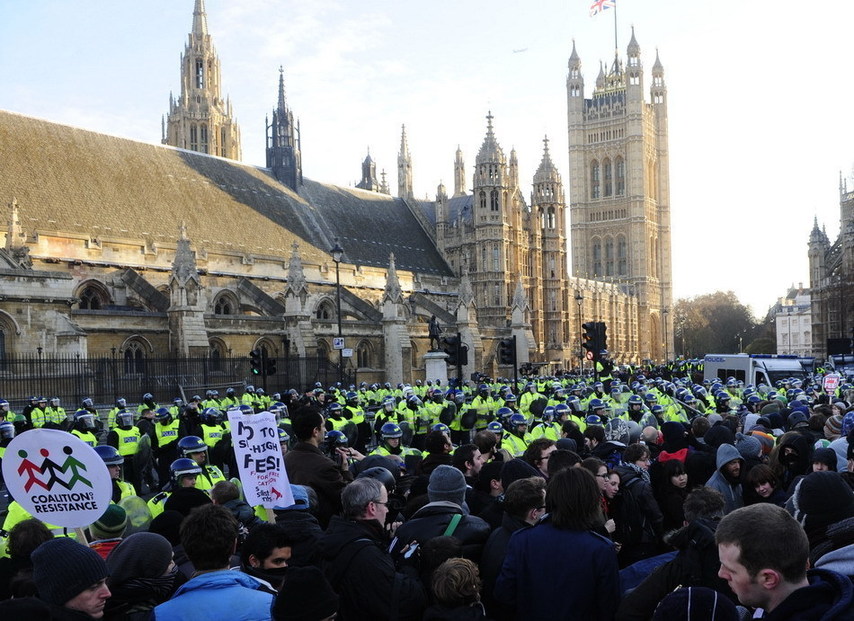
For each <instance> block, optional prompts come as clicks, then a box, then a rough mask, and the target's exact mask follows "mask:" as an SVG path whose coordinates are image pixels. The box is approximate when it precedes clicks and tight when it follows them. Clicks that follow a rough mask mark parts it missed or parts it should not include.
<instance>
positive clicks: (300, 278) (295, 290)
mask: <svg viewBox="0 0 854 621" xmlns="http://www.w3.org/2000/svg"><path fill="white" fill-rule="evenodd" d="M289 293H292V294H293V295H295V296H302V295H304V294H307V293H308V284H307V282H306V279H305V273H304V272H303V269H302V258H301V257H300V255H299V244H297V243H296V242H294V243H293V245H292V246H291V258H290V260H289V261H288V284H287V285H286V286H285V295H288V294H289Z"/></svg>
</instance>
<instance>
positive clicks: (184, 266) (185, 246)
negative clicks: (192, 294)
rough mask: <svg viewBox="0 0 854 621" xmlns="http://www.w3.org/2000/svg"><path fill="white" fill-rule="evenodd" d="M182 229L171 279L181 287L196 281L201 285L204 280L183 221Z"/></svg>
mask: <svg viewBox="0 0 854 621" xmlns="http://www.w3.org/2000/svg"><path fill="white" fill-rule="evenodd" d="M180 231H181V236H180V237H179V238H178V247H177V248H175V260H174V261H173V262H172V276H171V278H170V281H175V282H176V283H177V284H178V286H179V287H186V286H187V283H189V282H195V283H196V285H197V286H199V287H201V282H202V281H201V280H200V279H199V270H198V269H197V268H196V255H195V253H194V252H193V251H192V249H191V248H190V240H189V238H188V237H187V225H186V224H184V223H182V224H181V229H180Z"/></svg>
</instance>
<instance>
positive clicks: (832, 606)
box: [763, 569, 854, 621]
mask: <svg viewBox="0 0 854 621" xmlns="http://www.w3.org/2000/svg"><path fill="white" fill-rule="evenodd" d="M807 579H808V580H809V583H810V584H809V586H806V587H802V588H800V589H798V590H796V591H795V592H793V593H791V594H790V595H789V597H787V598H786V599H784V600H783V601H782V602H781V603H780V605H779V606H777V607H776V608H774V610H772V611H771V612H769V613H768V614H766V615H765V616H764V617H763V620H764V621H791V620H792V619H810V620H811V619H816V620H818V621H851V620H852V619H854V586H852V584H851V581H850V580H849V579H848V578H847V577H846V576H843V575H842V574H838V573H836V572H833V571H828V570H826V569H811V570H809V571H808V572H807Z"/></svg>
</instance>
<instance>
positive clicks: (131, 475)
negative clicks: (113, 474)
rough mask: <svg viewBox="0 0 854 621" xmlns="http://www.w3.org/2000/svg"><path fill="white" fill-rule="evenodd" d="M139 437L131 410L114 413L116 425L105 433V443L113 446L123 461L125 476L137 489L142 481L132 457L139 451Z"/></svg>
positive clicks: (139, 433) (140, 434) (140, 435)
mask: <svg viewBox="0 0 854 621" xmlns="http://www.w3.org/2000/svg"><path fill="white" fill-rule="evenodd" d="M141 437H142V433H141V432H140V430H139V427H137V426H135V425H134V424H133V412H130V411H128V410H122V411H121V412H119V413H118V414H117V415H116V427H115V429H112V430H111V431H110V432H109V433H108V434H107V445H109V446H111V447H113V448H115V449H116V451H117V452H118V454H119V455H121V457H122V460H123V461H124V463H125V478H126V479H127V480H128V481H130V482H131V484H133V486H134V487H136V488H137V489H139V488H140V487H141V486H142V481H141V480H140V472H139V471H138V470H137V468H136V467H135V463H134V459H133V458H134V455H136V454H137V452H138V451H139V439H140V438H141Z"/></svg>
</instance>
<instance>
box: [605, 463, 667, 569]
mask: <svg viewBox="0 0 854 621" xmlns="http://www.w3.org/2000/svg"><path fill="white" fill-rule="evenodd" d="M616 471H617V473H618V474H619V475H620V492H619V493H620V495H621V499H620V502H619V504H618V505H617V506H615V509H616V511H615V515H614V522H616V524H617V530H616V532H615V533H614V540H615V541H619V542H620V543H622V544H623V548H622V550H621V553H622V552H623V550H627V549H628V548H631V547H632V546H636V545H639V544H646V545H649V544H654V543H655V542H656V541H658V538H659V537H660V536H661V534H662V532H663V531H662V523H663V520H664V516H663V515H662V514H661V508H660V507H659V506H658V502H657V501H656V500H655V496H653V493H652V486H651V485H650V484H649V483H647V482H646V481H645V480H644V479H643V477H642V476H641V475H640V473H638V472H637V471H636V470H634V469H633V468H629V467H628V466H619V467H617V468H616Z"/></svg>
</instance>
